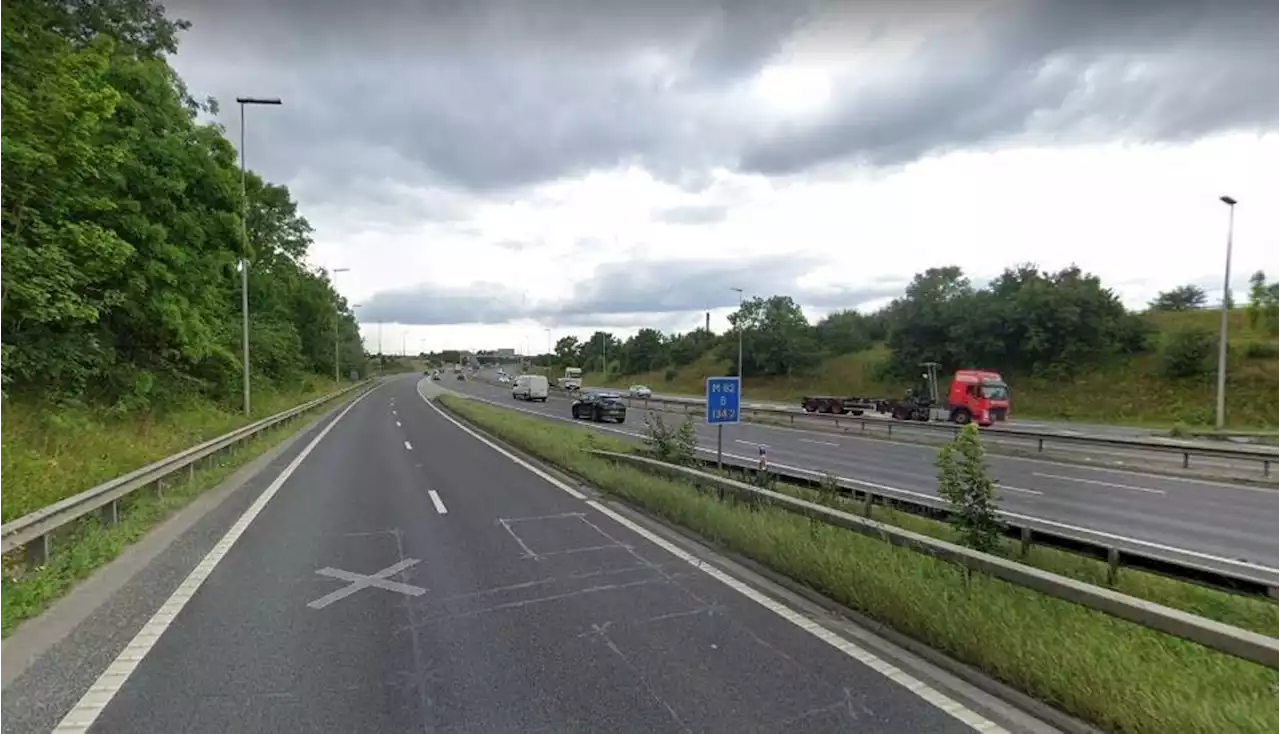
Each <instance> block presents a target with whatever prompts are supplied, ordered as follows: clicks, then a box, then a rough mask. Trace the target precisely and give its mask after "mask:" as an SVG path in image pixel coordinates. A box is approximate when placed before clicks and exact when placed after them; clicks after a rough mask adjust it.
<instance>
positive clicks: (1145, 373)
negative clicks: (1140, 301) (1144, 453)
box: [583, 309, 1280, 431]
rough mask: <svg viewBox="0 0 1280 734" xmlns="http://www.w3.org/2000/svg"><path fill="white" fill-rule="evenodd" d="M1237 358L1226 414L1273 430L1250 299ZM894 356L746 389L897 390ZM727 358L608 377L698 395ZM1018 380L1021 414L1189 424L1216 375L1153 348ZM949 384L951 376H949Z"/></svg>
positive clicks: (1277, 410) (1278, 390)
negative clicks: (1186, 369)
mask: <svg viewBox="0 0 1280 734" xmlns="http://www.w3.org/2000/svg"><path fill="white" fill-rule="evenodd" d="M1148 318H1149V319H1150V320H1151V321H1152V323H1153V324H1155V325H1156V326H1157V327H1158V328H1159V329H1160V330H1161V331H1160V332H1159V333H1157V335H1156V338H1155V342H1156V344H1157V345H1158V344H1160V343H1161V342H1162V341H1163V339H1164V336H1165V335H1166V334H1168V333H1171V332H1173V331H1175V330H1177V329H1180V328H1186V327H1195V328H1207V329H1210V330H1212V331H1215V332H1216V330H1217V328H1218V326H1217V318H1218V316H1217V313H1216V312H1206V311H1197V312H1181V313H1161V314H1152V315H1149V316H1148ZM1229 333H1230V335H1231V337H1230V339H1229V342H1230V345H1231V353H1230V359H1229V363H1228V370H1227V424H1228V426H1230V427H1234V428H1266V429H1270V430H1272V431H1274V430H1275V429H1276V427H1277V423H1278V421H1280V400H1278V399H1277V395H1278V394H1280V377H1278V376H1277V375H1278V374H1280V362H1277V359H1276V357H1275V352H1274V349H1273V350H1272V351H1271V352H1270V356H1252V357H1251V356H1249V354H1250V348H1251V347H1256V346H1259V345H1267V346H1269V347H1271V348H1274V347H1275V345H1276V335H1275V334H1274V333H1271V334H1268V333H1266V332H1264V331H1261V330H1257V329H1250V328H1249V327H1248V324H1247V322H1246V320H1245V315H1244V312H1243V309H1237V310H1236V311H1234V312H1232V314H1231V325H1230V328H1229ZM888 357H889V352H888V350H887V349H886V348H885V347H884V346H883V345H878V346H876V347H874V348H872V349H869V350H867V351H865V352H859V353H856V354H843V355H839V356H835V357H829V358H827V359H824V360H823V361H822V364H821V365H820V366H819V367H818V369H817V371H816V372H815V373H814V374H813V375H810V376H806V377H795V378H763V379H755V378H749V379H747V380H746V385H745V388H744V393H745V394H746V395H748V399H756V400H778V401H782V402H796V401H798V400H799V399H800V397H801V396H802V395H806V394H809V395H812V394H829V395H863V396H872V397H894V396H898V395H900V394H901V393H902V391H903V389H904V388H905V387H906V385H903V384H899V383H895V382H885V381H883V380H881V379H879V375H880V366H881V365H882V364H883V363H884V362H885V360H887V359H888ZM728 368H729V363H728V362H727V361H725V360H720V359H717V358H716V357H715V356H714V355H706V356H704V357H702V358H701V359H699V360H698V361H696V362H694V363H693V364H691V365H689V366H687V367H683V368H680V369H678V370H676V371H675V374H674V376H673V378H672V379H670V380H668V379H667V376H668V374H667V372H666V370H656V371H653V372H647V373H644V374H640V375H620V376H613V378H612V379H610V380H609V381H608V382H607V386H609V387H626V386H628V385H633V384H636V383H643V384H646V385H649V386H650V387H652V388H653V390H654V392H659V393H676V394H687V395H694V396H700V395H702V393H703V391H704V387H703V385H704V380H705V379H706V378H707V377H708V376H714V375H722V374H727V372H726V370H728ZM1006 378H1007V379H1008V380H1009V383H1010V386H1011V387H1012V389H1013V409H1014V415H1015V417H1016V418H1047V419H1061V420H1076V421H1084V422H1093V423H1106V424H1126V425H1134V426H1142V427H1151V428H1160V429H1167V428H1171V427H1172V426H1173V425H1174V424H1175V423H1183V424H1185V425H1186V426H1187V427H1189V428H1195V427H1201V426H1209V425H1211V424H1212V423H1213V419H1214V414H1213V406H1214V400H1215V398H1214V395H1215V389H1216V388H1215V384H1216V383H1215V382H1214V379H1213V377H1212V375H1207V376H1206V377H1205V378H1203V379H1191V380H1171V379H1169V378H1166V377H1164V376H1163V375H1161V373H1160V355H1159V354H1158V353H1153V354H1146V355H1141V356H1138V357H1135V358H1133V359H1130V360H1126V361H1123V362H1116V363H1114V364H1111V365H1108V366H1106V367H1102V368H1099V369H1096V370H1092V371H1089V372H1085V373H1083V374H1081V375H1078V376H1077V377H1074V378H1072V379H1069V380H1058V379H1044V378H1037V377H1031V376H1026V375H1016V374H1010V375H1006ZM583 379H584V381H585V382H586V383H587V384H590V385H597V384H599V382H600V375H599V374H586V375H584V376H583ZM942 388H943V389H944V390H945V388H946V384H944V385H942Z"/></svg>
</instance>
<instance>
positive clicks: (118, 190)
mask: <svg viewBox="0 0 1280 734" xmlns="http://www.w3.org/2000/svg"><path fill="white" fill-rule="evenodd" d="M186 27H187V24H186V23H185V22H182V21H176V20H170V19H167V18H165V17H164V15H163V11H162V9H161V8H160V7H159V6H157V5H152V4H151V3H149V2H143V1H140V0H92V1H90V0H29V1H26V0H24V1H22V2H18V1H17V0H5V2H4V24H3V34H4V44H3V70H2V73H0V84H3V118H4V126H3V130H2V135H3V141H2V151H3V165H4V177H3V192H2V194H0V199H2V208H3V256H2V259H3V262H4V275H3V278H4V281H3V362H4V387H5V391H6V394H8V395H13V396H23V397H30V398H49V399H54V400H64V401H65V400H76V401H87V402H93V403H99V404H108V405H116V406H124V407H128V408H139V407H145V406H152V405H156V404H159V403H163V402H167V401H172V400H174V399H182V400H186V399H188V398H190V397H192V396H196V395H203V396H207V397H213V398H230V397H231V396H234V395H237V394H238V393H239V391H240V379H241V378H240V366H239V361H240V346H239V345H240V321H239V319H240V316H239V314H240V292H239V282H240V278H239V273H238V266H237V261H238V260H239V258H240V257H241V256H242V255H247V256H248V258H249V261H250V263H251V264H250V269H249V275H250V277H249V281H250V285H249V300H250V303H251V319H252V321H251V328H250V335H251V337H250V338H251V344H250V354H251V356H252V358H253V365H252V366H253V371H254V373H255V379H266V380H268V381H274V382H296V381H297V379H298V378H299V377H300V376H301V375H302V374H304V373H308V372H320V373H324V374H329V373H331V372H332V369H333V352H334V346H333V345H334V337H335V329H338V331H337V334H338V336H339V339H340V342H341V344H342V345H343V352H344V359H343V361H344V363H345V364H346V365H354V364H357V363H358V362H359V363H362V362H363V350H362V348H361V346H360V343H359V337H358V333H357V329H356V325H355V321H354V319H353V318H352V316H351V314H350V311H349V309H347V307H346V304H345V303H343V302H342V301H341V299H340V297H339V296H338V295H337V294H336V293H335V292H334V290H333V289H332V287H331V286H330V283H329V281H328V279H327V277H326V275H325V274H323V273H317V272H313V271H312V270H310V269H308V268H307V267H306V266H305V265H304V258H305V255H306V251H307V248H308V246H309V245H310V244H311V238H310V233H311V228H310V226H309V225H308V224H307V221H306V219H304V218H303V217H302V216H300V215H299V214H298V212H297V208H296V205H295V203H294V202H293V200H292V198H291V197H290V195H289V191H288V190H287V189H286V188H284V187H283V186H273V185H270V184H267V183H265V182H263V181H261V180H260V179H259V178H258V177H257V176H250V177H249V180H248V183H247V187H246V188H247V194H248V203H249V217H248V222H247V225H248V227H247V228H248V232H249V242H250V245H249V247H248V250H247V251H246V250H245V248H244V246H243V245H242V236H241V225H240V220H241V211H242V209H243V207H242V203H243V199H242V197H241V192H240V173H239V170H238V166H237V163H236V151H235V149H234V148H233V147H232V145H231V144H230V143H229V142H228V141H227V139H226V138H225V137H224V135H223V130H222V128H221V127H219V126H217V125H210V124H202V123H200V122H198V121H197V115H198V114H199V113H202V112H204V113H211V114H214V113H216V112H217V105H216V102H214V101H212V100H209V101H206V102H197V101H196V100H195V99H194V98H193V97H192V96H191V95H190V94H188V92H187V90H186V88H185V87H184V85H183V83H182V81H181V79H179V78H178V76H177V74H176V73H175V72H174V70H173V69H172V68H171V67H170V66H169V64H168V63H167V61H166V60H165V54H168V53H173V52H174V51H175V50H176V48H177V40H176V39H177V36H178V34H179V32H180V31H182V30H184V29H185V28H186Z"/></svg>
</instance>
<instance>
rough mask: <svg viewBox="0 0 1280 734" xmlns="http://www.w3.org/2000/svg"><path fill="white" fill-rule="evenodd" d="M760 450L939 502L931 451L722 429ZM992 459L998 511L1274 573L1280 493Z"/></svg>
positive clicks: (461, 386)
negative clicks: (998, 487) (998, 488)
mask: <svg viewBox="0 0 1280 734" xmlns="http://www.w3.org/2000/svg"><path fill="white" fill-rule="evenodd" d="M444 387H446V388H449V389H454V390H459V391H462V392H465V393H467V394H473V395H477V396H480V397H483V398H485V399H488V400H492V401H494V402H496V403H499V404H502V405H505V406H509V407H517V408H520V409H522V410H526V411H531V412H534V413H540V414H544V415H548V416H554V417H556V418H560V419H566V418H568V415H569V409H568V405H569V401H568V400H567V399H565V398H561V397H558V396H552V397H551V398H550V399H549V400H548V401H547V402H546V403H526V402H523V401H513V400H512V399H511V396H510V393H509V391H508V390H506V389H504V388H503V387H501V386H493V385H488V384H485V383H483V382H480V381H474V380H469V381H466V382H449V383H446V384H444ZM643 421H644V411H641V410H636V409H633V410H630V411H628V417H627V422H626V424H624V425H623V426H616V428H617V429H620V430H622V431H625V432H628V433H632V434H641V433H643V431H644V422H643ZM584 425H585V423H584ZM694 425H695V430H696V432H697V435H698V440H699V445H700V446H701V447H703V448H706V449H709V450H714V449H715V445H716V433H715V429H714V427H711V426H706V425H703V424H702V423H701V422H699V421H696V420H695V424H694ZM612 428H614V426H613V425H612V424H606V425H605V426H604V427H603V429H605V430H609V429H612ZM802 439H803V440H802ZM819 442H821V443H819ZM827 443H835V444H837V446H834V447H833V446H828V445H825V444H827ZM762 444H763V445H765V446H767V449H766V450H767V454H768V457H769V461H770V462H771V463H772V464H775V465H780V466H794V467H798V468H801V469H807V470H812V471H820V472H821V471H827V472H831V473H833V474H836V475H838V476H842V477H847V478H851V479H855V480H860V481H864V482H868V483H871V484H872V485H880V486H884V487H888V488H892V489H900V490H907V491H910V492H916V493H923V494H927V495H931V496H936V494H937V480H936V470H935V469H934V466H933V460H934V457H935V455H936V453H937V448H936V447H932V446H921V445H916V444H909V443H897V442H891V441H884V440H878V439H868V438H861V437H854V436H834V435H832V436H826V435H823V434H816V433H811V432H807V431H799V430H792V429H787V428H782V427H775V426H764V425H761V424H752V423H743V424H739V425H736V426H726V427H725V447H726V448H725V450H726V452H729V453H736V454H739V455H741V456H743V457H745V458H747V459H748V460H751V461H754V460H755V458H756V456H757V451H756V448H755V447H756V446H759V445H762ZM988 458H989V462H990V466H991V470H992V475H993V476H994V478H996V479H997V480H998V482H999V483H1000V485H1001V486H1002V487H1004V488H1005V489H1004V491H1002V493H1001V494H1002V497H1001V500H1000V504H1001V507H1002V508H1003V509H1005V510H1006V511H1009V512H1014V513H1019V514H1023V515H1028V516H1031V517H1035V518H1041V519H1045V520H1050V521H1053V522H1059V523H1064V524H1066V525H1069V526H1073V527H1078V528H1084V529H1088V530H1094V531H1100V532H1104V533H1108V534H1112V535H1116V536H1120V537H1122V538H1132V539H1135V540H1138V541H1142V542H1145V543H1152V544H1157V545H1159V546H1164V547H1167V548H1170V549H1184V550H1188V551H1191V552H1194V553H1199V554H1207V555H1209V556H1212V557H1214V558H1220V559H1226V560H1229V561H1244V562H1248V563H1250V564H1255V565H1257V566H1260V567H1263V568H1265V569H1274V568H1276V566H1277V555H1278V554H1280V542H1278V533H1280V524H1278V523H1277V510H1278V508H1280V502H1278V498H1280V493H1277V492H1276V491H1275V490H1272V489H1268V488H1264V487H1249V486H1243V485H1235V484H1228V483H1219V482H1207V481H1203V480H1194V479H1187V478H1180V477H1166V476H1160V475H1153V474H1143V473H1140V472H1131V471H1123V470H1114V469H1106V468H1101V467H1088V466H1078V465H1074V464H1063V463H1056V462H1049V461H1043V460H1038V459H1023V458H1017V457H1006V456H998V455H989V457H988Z"/></svg>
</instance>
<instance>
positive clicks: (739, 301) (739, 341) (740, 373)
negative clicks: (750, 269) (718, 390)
mask: <svg viewBox="0 0 1280 734" xmlns="http://www.w3.org/2000/svg"><path fill="white" fill-rule="evenodd" d="M729 290H731V291H737V292H738V323H737V327H738V389H742V298H743V292H742V289H741V288H730V289H729Z"/></svg>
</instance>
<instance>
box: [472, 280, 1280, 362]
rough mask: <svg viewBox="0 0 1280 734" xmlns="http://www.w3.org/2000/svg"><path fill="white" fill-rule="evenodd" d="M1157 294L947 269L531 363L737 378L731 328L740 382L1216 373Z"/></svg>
mask: <svg viewBox="0 0 1280 734" xmlns="http://www.w3.org/2000/svg"><path fill="white" fill-rule="evenodd" d="M1254 283H1255V285H1254V287H1253V288H1252V290H1251V293H1250V301H1249V305H1248V306H1247V307H1246V314H1247V315H1248V323H1249V324H1250V326H1251V328H1253V329H1256V330H1257V335H1258V336H1259V338H1260V341H1258V342H1257V343H1256V344H1250V345H1249V347H1248V352H1249V353H1248V355H1247V356H1249V357H1266V356H1271V357H1274V356H1275V354H1274V352H1275V346H1274V344H1273V343H1271V342H1272V341H1273V340H1274V338H1275V334H1276V325H1275V304H1276V299H1275V295H1274V294H1275V292H1276V283H1275V282H1270V283H1268V282H1267V281H1266V278H1265V275H1263V274H1262V273H1258V274H1256V275H1255V277H1254ZM1164 296H1165V294H1162V295H1161V297H1160V298H1157V300H1156V302H1154V303H1153V304H1152V305H1151V307H1150V308H1149V309H1148V312H1145V313H1136V312H1132V311H1129V310H1127V309H1126V308H1125V306H1124V304H1123V303H1122V302H1121V301H1120V299H1119V297H1118V296H1117V295H1116V294H1115V292H1113V291H1112V290H1110V289H1108V288H1106V287H1104V285H1103V284H1102V282H1101V280H1100V279H1099V278H1098V277H1097V276H1095V275H1091V274H1089V273H1086V272H1084V271H1082V270H1081V269H1080V268H1078V267H1069V268H1064V269H1062V270H1058V271H1056V272H1050V271H1046V270H1042V269H1040V268H1038V267H1036V266H1034V265H1019V266H1016V267H1012V268H1008V269H1006V270H1005V271H1004V272H1003V273H1002V274H1001V275H1000V276H999V277H998V278H996V279H995V280H993V281H991V282H990V283H989V284H987V285H986V286H982V287H978V286H975V285H974V284H973V283H972V282H971V281H970V280H969V278H968V277H966V276H965V274H964V272H963V270H962V269H961V268H959V267H956V266H948V267H939V268H929V269H928V270H925V271H924V272H922V273H919V274H917V275H916V276H915V277H914V278H913V279H912V280H911V282H910V284H909V285H908V286H907V288H906V291H905V293H904V294H903V295H902V296H901V297H899V298H897V299H894V300H893V301H892V302H890V303H889V304H888V305H886V306H884V307H883V308H880V309H878V310H876V311H873V312H869V313H861V312H858V311H856V310H843V311H837V312H835V313H831V314H829V315H827V316H825V317H824V318H822V319H821V320H819V321H817V322H816V323H812V324H811V323H810V322H809V321H808V319H807V318H806V317H805V315H804V313H803V311H802V310H801V308H800V305H799V304H798V303H796V301H795V300H794V299H792V298H791V297H790V296H785V295H773V296H768V297H756V298H751V299H749V300H747V301H745V302H744V303H743V305H742V308H741V309H740V310H738V311H737V312H735V313H734V314H732V315H730V317H729V321H730V323H731V329H730V330H729V331H726V332H725V333H722V334H715V333H712V332H709V331H707V330H706V329H703V328H699V329H694V330H692V331H688V332H684V333H675V334H664V333H662V332H660V331H658V330H656V329H649V328H646V329H641V330H640V331H639V332H637V333H636V334H635V335H634V336H631V337H630V338H627V339H625V340H624V339H619V338H618V337H617V336H616V335H614V334H612V333H609V332H606V331H597V332H595V333H593V334H592V335H591V336H589V337H587V338H579V337H577V336H565V337H562V338H560V339H559V340H558V341H557V342H556V344H555V349H554V354H552V355H545V356H544V357H542V358H540V359H539V360H538V361H539V362H548V361H549V362H551V363H553V364H554V365H555V366H556V367H557V368H562V367H564V366H569V365H572V366H577V367H582V368H583V369H585V370H587V371H588V372H597V373H598V372H601V371H603V370H605V368H606V367H607V369H608V372H609V373H610V374H641V373H647V372H654V371H662V370H667V371H668V372H669V373H672V372H673V371H674V370H675V369H677V368H679V367H683V366H686V365H689V364H692V363H693V362H695V361H697V360H699V359H701V358H703V357H704V356H712V357H714V358H716V359H718V360H720V361H721V362H722V363H723V364H724V365H725V367H724V369H726V370H727V373H728V374H733V373H735V372H736V371H737V354H738V333H737V331H736V329H737V328H738V326H739V325H741V326H742V345H743V363H742V367H743V369H742V371H743V373H744V375H745V376H747V377H779V376H784V377H785V376H793V377H795V376H804V375H806V374H809V373H811V372H812V371H813V370H814V369H815V368H816V367H817V366H818V364H819V363H820V362H821V361H822V359H823V358H824V357H830V356H837V355H842V354H851V353H857V352H863V351H866V350H869V349H871V348H873V347H875V346H877V345H881V344H883V345H884V346H885V347H886V348H887V358H886V359H884V360H883V361H881V362H880V363H879V364H880V367H879V368H880V369H881V371H882V373H881V374H880V375H878V377H880V378H882V379H885V380H906V379H911V378H913V377H914V376H915V375H916V374H917V373H918V372H919V369H918V365H919V363H920V362H924V361H933V362H939V363H941V364H942V369H943V370H944V371H950V370H954V369H959V368H966V367H984V368H991V369H997V370H1000V371H1002V372H1007V373H1010V374H1017V375H1035V376H1043V377H1059V378H1069V377H1071V376H1072V375H1075V374H1077V373H1079V372H1081V371H1085V370H1089V369H1093V368H1097V367H1099V366H1101V365H1104V364H1106V363H1108V362H1114V361H1116V360H1124V359H1127V358H1129V357H1132V356H1136V355H1141V354H1148V353H1155V352H1158V353H1159V354H1160V356H1161V358H1162V359H1161V362H1160V363H1161V365H1162V366H1163V369H1164V371H1165V373H1166V374H1167V375H1168V376H1169V377H1179V378H1183V377H1194V376H1197V375H1200V374H1204V373H1206V372H1207V371H1209V369H1210V368H1211V366H1212V365H1211V361H1212V360H1211V359H1210V357H1211V352H1212V349H1213V348H1214V346H1213V345H1214V344H1216V341H1214V340H1215V339H1216V332H1211V331H1209V330H1207V329H1203V328H1197V327H1195V326H1189V327H1185V328H1182V329H1179V330H1177V331H1175V332H1173V333H1172V334H1167V335H1160V334H1158V329H1157V326H1156V325H1155V324H1154V323H1153V322H1152V320H1151V319H1150V318H1148V316H1149V312H1150V311H1153V310H1168V309H1160V308H1158V306H1157V304H1159V303H1163V301H1162V300H1161V299H1163V298H1164ZM1268 334H1269V335H1268ZM1206 344H1208V345H1209V346H1208V347H1206V346H1205V345H1206ZM1206 350H1208V351H1206ZM454 354H456V353H454ZM673 376H674V375H673V374H669V376H668V379H670V378H671V377H673Z"/></svg>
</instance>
